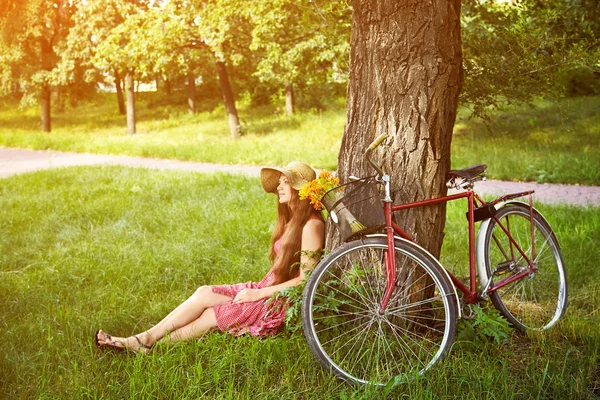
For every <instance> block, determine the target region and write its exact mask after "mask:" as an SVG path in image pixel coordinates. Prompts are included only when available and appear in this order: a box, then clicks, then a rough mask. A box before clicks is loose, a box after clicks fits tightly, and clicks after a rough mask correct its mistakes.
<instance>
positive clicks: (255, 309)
mask: <svg viewBox="0 0 600 400" xmlns="http://www.w3.org/2000/svg"><path fill="white" fill-rule="evenodd" d="M273 248H274V250H275V253H279V251H280V250H281V243H280V240H277V241H276V242H275V243H274V244H273ZM273 272H274V271H273V268H271V269H270V270H269V272H268V273H267V275H266V276H265V277H264V278H263V280H262V281H260V282H246V283H236V284H234V285H221V286H213V287H212V291H213V292H214V293H219V294H222V295H225V296H229V297H232V298H233V297H235V296H236V294H237V293H238V292H239V291H241V290H242V289H262V288H264V287H267V286H270V285H271V283H272V282H273ZM213 309H214V311H215V317H216V318H217V327H218V328H219V330H221V331H223V332H229V333H232V334H234V335H236V336H239V335H243V334H245V333H249V334H251V335H253V336H273V335H275V334H277V332H279V329H280V328H281V327H282V326H283V322H284V321H285V310H286V307H285V304H284V302H282V301H281V300H277V301H273V300H272V299H271V298H266V299H261V300H257V301H252V302H248V303H239V304H238V303H232V302H231V301H229V302H227V303H224V304H220V305H217V306H214V307H213Z"/></svg>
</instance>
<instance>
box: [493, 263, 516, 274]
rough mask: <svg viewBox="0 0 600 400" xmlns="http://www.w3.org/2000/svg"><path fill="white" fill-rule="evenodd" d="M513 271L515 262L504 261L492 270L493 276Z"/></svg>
mask: <svg viewBox="0 0 600 400" xmlns="http://www.w3.org/2000/svg"><path fill="white" fill-rule="evenodd" d="M514 269H515V262H514V261H513V260H509V261H504V262H503V263H500V264H498V265H497V266H496V268H494V275H504V274H506V273H507V272H511V271H513V270H514Z"/></svg>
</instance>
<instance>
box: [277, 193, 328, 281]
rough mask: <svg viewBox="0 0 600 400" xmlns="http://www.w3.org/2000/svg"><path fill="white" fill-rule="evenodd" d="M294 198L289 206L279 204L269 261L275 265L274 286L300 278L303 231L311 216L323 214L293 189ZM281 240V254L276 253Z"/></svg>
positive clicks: (292, 197)
mask: <svg viewBox="0 0 600 400" xmlns="http://www.w3.org/2000/svg"><path fill="white" fill-rule="evenodd" d="M291 191H292V196H291V198H290V201H289V202H288V203H287V204H281V203H278V205H277V222H276V223H275V229H273V235H272V236H271V251H270V252H269V260H271V263H272V264H273V265H274V267H275V268H274V271H273V274H274V276H275V277H274V280H273V283H272V285H277V284H279V283H282V282H285V281H287V280H289V279H291V278H293V277H296V276H298V273H299V268H300V250H302V229H303V228H304V225H306V222H307V221H308V220H309V219H310V217H311V215H318V216H319V218H321V214H320V213H318V212H317V211H315V209H314V208H313V207H312V206H311V204H310V201H309V200H308V199H305V200H300V198H299V197H298V191H297V190H296V189H294V188H291ZM279 238H281V247H280V250H279V253H277V254H276V253H275V247H274V245H275V242H276V241H277V240H278V239H279Z"/></svg>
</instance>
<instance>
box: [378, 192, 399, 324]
mask: <svg viewBox="0 0 600 400" xmlns="http://www.w3.org/2000/svg"><path fill="white" fill-rule="evenodd" d="M386 189H387V190H386V192H387V191H388V190H389V183H388V185H386ZM388 199H389V194H388V193H386V199H385V201H384V204H383V207H384V213H385V230H386V233H387V245H388V249H387V250H386V251H385V252H384V255H383V259H384V262H385V276H386V278H387V284H386V288H385V293H384V294H383V299H382V300H381V307H380V308H379V314H380V315H381V314H383V313H384V311H385V309H386V307H387V305H388V302H389V300H390V297H391V296H392V293H393V292H394V287H395V285H396V252H395V250H394V249H395V247H394V228H392V202H391V199H390V201H387V200H388Z"/></svg>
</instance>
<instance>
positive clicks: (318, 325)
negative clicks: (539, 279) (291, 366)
mask: <svg viewBox="0 0 600 400" xmlns="http://www.w3.org/2000/svg"><path fill="white" fill-rule="evenodd" d="M387 247H388V246H387V240H386V239H381V238H370V239H360V240H356V241H354V242H350V243H346V244H345V245H343V246H341V247H339V248H337V249H336V250H334V251H333V252H332V253H330V254H329V255H328V256H327V257H326V258H325V259H323V261H321V263H319V265H318V266H317V267H316V268H315V270H314V271H313V272H312V274H311V276H310V278H309V280H308V282H307V284H306V287H305V290H304V294H303V303H302V325H303V329H304V334H305V336H306V339H307V342H308V346H309V348H310V350H311V352H312V353H313V355H314V356H315V358H316V359H317V360H318V361H319V362H320V364H321V365H322V366H323V367H324V368H325V369H326V370H328V371H331V372H333V373H334V374H335V375H337V376H339V377H341V378H342V379H344V380H346V381H350V382H354V383H360V384H375V385H385V384H387V383H388V382H389V381H390V380H391V379H395V380H398V379H399V380H401V381H402V380H406V379H411V377H413V376H415V375H422V374H423V373H424V372H425V371H427V370H428V369H430V368H431V367H432V366H433V365H434V364H435V363H436V362H438V361H439V360H441V359H442V358H443V356H444V355H445V354H446V353H447V352H448V350H449V349H450V346H451V344H452V342H453V340H454V335H455V331H456V319H457V303H456V295H455V293H454V291H453V288H452V284H451V282H450V281H449V279H448V278H447V276H446V275H445V274H444V273H443V272H442V271H441V270H440V267H439V266H438V265H436V264H435V263H434V262H432V261H431V259H430V256H428V255H426V254H424V253H423V251H422V250H420V248H418V247H417V246H415V245H413V244H411V243H408V242H404V241H396V243H395V254H396V273H397V277H396V289H395V291H394V292H393V293H392V296H391V298H390V300H389V304H388V307H387V308H386V312H384V314H383V315H380V314H379V313H378V310H379V305H380V301H381V299H382V298H383V293H384V292H385V286H386V276H385V266H384V263H383V261H382V260H383V254H384V252H385V251H387ZM423 295H426V296H423ZM425 297H426V298H425Z"/></svg>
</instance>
